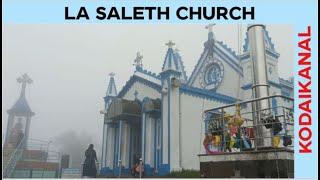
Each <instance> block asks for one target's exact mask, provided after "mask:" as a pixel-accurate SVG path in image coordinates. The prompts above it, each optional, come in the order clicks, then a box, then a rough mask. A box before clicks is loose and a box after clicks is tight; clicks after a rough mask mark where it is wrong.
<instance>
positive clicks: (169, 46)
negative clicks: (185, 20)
mask: <svg viewBox="0 0 320 180" xmlns="http://www.w3.org/2000/svg"><path fill="white" fill-rule="evenodd" d="M166 45H167V46H168V48H172V47H173V46H174V45H175V43H174V42H172V41H171V40H170V41H169V42H167V43H166Z"/></svg>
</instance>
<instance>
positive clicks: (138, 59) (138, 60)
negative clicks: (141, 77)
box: [133, 51, 143, 67]
mask: <svg viewBox="0 0 320 180" xmlns="http://www.w3.org/2000/svg"><path fill="white" fill-rule="evenodd" d="M142 58H143V56H142V55H141V53H140V52H139V51H138V52H137V56H136V58H135V59H134V64H133V65H134V66H136V67H142Z"/></svg>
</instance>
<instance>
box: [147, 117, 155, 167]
mask: <svg viewBox="0 0 320 180" xmlns="http://www.w3.org/2000/svg"><path fill="white" fill-rule="evenodd" d="M154 130H155V119H154V118H151V117H150V116H148V118H147V119H146V146H145V147H146V149H145V151H146V153H145V164H146V165H150V166H151V167H154V152H155V151H154V150H155V149H154V146H155V141H154V137H155V131H154Z"/></svg>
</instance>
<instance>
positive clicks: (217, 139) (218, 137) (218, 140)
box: [213, 135, 221, 146]
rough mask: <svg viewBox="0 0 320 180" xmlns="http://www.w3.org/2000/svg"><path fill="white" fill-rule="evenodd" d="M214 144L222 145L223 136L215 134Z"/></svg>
mask: <svg viewBox="0 0 320 180" xmlns="http://www.w3.org/2000/svg"><path fill="white" fill-rule="evenodd" d="M213 143H214V145H215V146H219V145H220V143H221V137H220V136H218V135H215V136H214V142H213Z"/></svg>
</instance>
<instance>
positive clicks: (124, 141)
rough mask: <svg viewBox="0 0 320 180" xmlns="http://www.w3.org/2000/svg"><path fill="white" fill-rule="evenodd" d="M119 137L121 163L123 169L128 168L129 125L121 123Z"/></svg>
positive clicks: (124, 122)
mask: <svg viewBox="0 0 320 180" xmlns="http://www.w3.org/2000/svg"><path fill="white" fill-rule="evenodd" d="M121 132H122V135H121V161H122V166H123V167H124V168H129V150H130V125H129V123H128V122H126V121H123V124H122V131H121Z"/></svg>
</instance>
